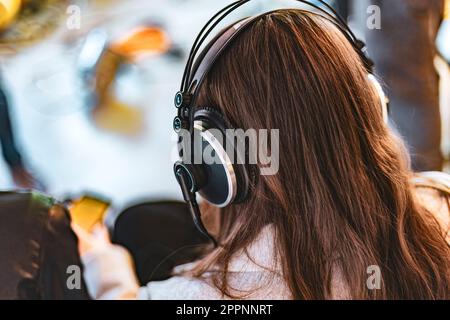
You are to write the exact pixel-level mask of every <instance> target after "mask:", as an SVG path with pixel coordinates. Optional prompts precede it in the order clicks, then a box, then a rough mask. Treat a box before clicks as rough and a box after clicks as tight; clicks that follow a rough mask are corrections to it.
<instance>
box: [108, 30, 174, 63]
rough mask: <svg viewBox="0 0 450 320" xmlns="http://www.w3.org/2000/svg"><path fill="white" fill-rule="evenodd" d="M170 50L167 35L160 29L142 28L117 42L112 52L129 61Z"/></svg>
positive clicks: (113, 45)
mask: <svg viewBox="0 0 450 320" xmlns="http://www.w3.org/2000/svg"><path fill="white" fill-rule="evenodd" d="M169 49H170V41H169V37H168V36H167V34H166V33H165V32H164V31H163V30H162V29H161V28H158V27H140V28H138V29H136V30H133V31H132V32H130V33H129V34H127V35H126V36H124V37H123V38H121V39H119V40H118V41H115V42H114V43H113V44H112V46H111V50H112V51H113V52H115V53H117V54H120V55H122V56H124V57H126V58H128V59H135V58H138V57H139V56H142V55H149V54H163V53H166V52H167V51H168V50H169Z"/></svg>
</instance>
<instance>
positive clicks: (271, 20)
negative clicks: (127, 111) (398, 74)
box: [194, 9, 450, 299]
mask: <svg viewBox="0 0 450 320" xmlns="http://www.w3.org/2000/svg"><path fill="white" fill-rule="evenodd" d="M378 99H379V98H378V96H377V95H376V93H375V91H374V90H373V88H372V87H371V86H370V85H369V84H368V80H367V71H366V70H365V68H364V66H363V64H362V61H361V59H360V57H359V56H358V54H357V53H356V52H355V50H354V49H353V47H352V46H351V44H350V43H349V41H348V40H347V39H346V38H345V36H344V35H343V34H342V32H341V31H340V30H339V29H337V28H336V27H335V26H334V25H333V24H332V23H330V22H329V21H328V20H326V19H325V18H323V17H321V16H319V15H316V14H314V13H311V12H307V11H302V10H292V9H290V10H278V11H274V12H272V13H269V14H267V15H264V16H262V17H261V18H260V19H258V20H257V21H255V22H254V23H253V24H252V26H251V27H249V28H248V29H247V30H246V31H244V32H243V33H242V34H241V35H239V36H238V37H237V38H236V39H235V41H234V42H233V43H232V44H231V45H230V47H229V48H228V49H227V50H226V51H225V52H224V53H223V55H222V56H221V57H220V59H219V61H218V62H217V63H216V64H215V65H214V67H213V69H212V71H211V72H210V73H209V75H208V76H207V79H206V81H205V82H204V84H203V87H202V88H201V91H200V96H199V105H200V106H215V107H217V108H219V109H220V111H221V112H222V113H223V114H225V115H226V117H227V118H228V120H229V121H230V122H231V123H232V124H233V125H234V126H235V127H237V128H243V129H249V128H252V129H279V130H280V131H279V133H280V159H279V161H280V169H279V172H278V174H276V175H273V176H261V177H260V178H259V181H258V183H256V184H255V185H253V186H252V195H251V197H250V198H249V199H248V200H247V201H246V202H245V203H243V204H239V205H233V206H231V207H228V208H225V209H221V210H220V227H219V229H218V230H219V231H218V235H217V236H218V239H219V241H220V243H221V244H222V247H221V248H218V249H216V250H214V251H213V252H210V253H209V254H208V255H207V256H206V257H205V258H204V259H203V260H202V261H201V262H200V263H199V264H198V265H197V268H196V269H195V270H194V274H195V275H196V276H199V277H200V276H202V275H203V274H204V273H205V272H206V271H207V270H209V269H210V268H211V267H212V266H216V267H217V266H219V267H220V268H221V270H222V271H223V272H221V273H217V274H215V276H214V283H215V285H216V286H217V288H218V289H219V290H221V292H222V293H223V294H224V295H228V296H230V297H233V298H236V297H235V296H233V294H232V291H231V288H230V285H229V281H228V272H227V270H228V266H229V263H230V260H231V259H232V258H233V256H235V255H236V254H237V253H238V252H241V250H245V248H246V247H248V246H249V245H250V244H251V243H252V242H253V241H254V240H255V239H256V237H257V236H258V234H259V233H260V232H261V230H262V229H263V228H264V227H265V226H267V225H273V227H274V230H275V235H274V236H275V241H276V244H277V250H278V251H279V253H280V254H279V256H280V257H281V264H282V269H283V277H284V279H285V282H286V284H287V285H288V286H289V289H290V291H291V293H292V297H293V298H294V299H327V298H330V297H331V296H332V284H331V282H332V276H333V272H334V271H335V270H339V271H340V273H341V274H342V277H343V278H344V280H345V283H346V286H347V287H348V290H349V293H350V295H351V297H352V298H354V299H449V298H450V293H449V292H450V288H449V287H450V267H449V266H450V247H449V244H448V243H447V242H446V240H445V235H444V232H443V230H442V228H441V226H440V225H439V224H438V222H437V221H436V219H434V218H433V214H432V213H430V212H428V211H427V210H426V209H425V208H424V207H422V206H421V205H419V202H418V201H417V200H416V196H415V193H414V186H413V185H412V183H411V177H412V172H411V171H410V168H409V163H408V157H407V156H406V151H405V148H404V147H403V143H402V141H401V140H400V139H399V138H397V137H396V135H395V134H394V133H393V132H392V130H390V129H389V128H388V126H387V125H386V124H385V123H384V121H383V118H382V112H381V110H380V102H379V100H378ZM372 265H376V266H379V267H380V269H381V271H382V286H381V290H369V289H368V288H367V287H366V281H367V278H368V274H367V268H368V267H369V266H372ZM336 268H338V269H336Z"/></svg>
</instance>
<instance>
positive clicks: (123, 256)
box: [82, 174, 450, 300]
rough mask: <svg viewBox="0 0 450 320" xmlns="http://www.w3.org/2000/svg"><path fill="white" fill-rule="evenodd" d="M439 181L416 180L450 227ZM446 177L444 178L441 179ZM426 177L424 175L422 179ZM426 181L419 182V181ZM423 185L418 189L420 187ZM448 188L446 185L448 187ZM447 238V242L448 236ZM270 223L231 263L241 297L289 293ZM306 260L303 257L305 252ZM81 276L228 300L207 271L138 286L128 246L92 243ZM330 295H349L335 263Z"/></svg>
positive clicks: (146, 290)
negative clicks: (431, 183) (434, 186)
mask: <svg viewBox="0 0 450 320" xmlns="http://www.w3.org/2000/svg"><path fill="white" fill-rule="evenodd" d="M431 178H434V179H432V180H434V181H436V180H437V181H439V182H440V183H439V184H440V186H442V187H444V188H450V180H449V181H444V180H445V179H448V176H447V175H441V177H440V178H441V179H436V176H433V175H430V174H428V175H424V176H423V178H421V179H419V180H418V181H416V183H417V184H418V189H417V191H418V194H419V199H420V201H421V202H422V203H423V205H425V206H426V207H427V208H428V209H429V210H430V211H432V212H436V214H437V218H438V219H439V220H440V222H441V223H442V225H443V226H444V228H445V229H444V230H448V226H450V219H449V208H448V206H447V205H446V203H445V202H444V201H443V199H442V198H440V196H439V194H438V193H437V192H436V191H435V190H432V189H428V188H427V187H426V186H427V185H429V183H428V182H427V181H426V180H429V179H431ZM444 178H445V179H444ZM424 179H425V180H424ZM421 183H423V184H425V187H423V186H422V187H421V186H420V184H421ZM421 189H422V190H421ZM449 190H450V189H449ZM448 236H449V238H448V239H449V243H450V235H448ZM274 240H275V234H274V229H273V226H267V227H266V228H264V229H263V230H262V232H261V233H260V235H259V236H258V237H257V239H256V240H255V241H254V242H253V243H252V244H251V245H250V246H249V247H248V248H247V250H246V252H244V251H242V252H240V253H238V254H237V255H236V256H235V257H234V258H233V259H232V261H231V263H230V266H229V278H228V279H229V284H230V287H231V288H235V289H237V290H238V291H236V294H237V295H239V296H240V295H242V293H243V292H252V293H251V294H250V295H248V296H246V297H245V299H252V300H264V299H271V300H288V299H292V294H291V292H290V290H289V288H288V286H287V284H286V282H285V280H284V277H283V272H282V267H281V263H280V257H279V252H278V251H277V250H276V246H275V241H274ZM305 259H307V257H305ZM82 262H83V265H84V277H85V280H86V285H87V288H88V291H89V293H90V295H91V297H92V298H94V299H108V300H109V299H153V300H219V299H226V297H224V296H223V295H222V294H221V293H220V291H219V290H218V289H217V288H215V287H214V285H213V284H212V283H211V281H210V280H211V275H212V274H214V272H219V271H215V270H211V271H209V272H207V273H206V274H205V275H204V277H203V278H202V279H199V278H192V277H189V276H174V277H172V278H170V279H169V280H166V281H161V282H150V283H149V284H147V285H146V286H145V287H139V285H138V281H137V279H136V275H135V273H134V267H133V262H132V258H131V256H130V254H129V253H128V251H127V250H126V249H124V248H122V247H119V246H116V245H111V244H109V245H103V246H100V247H98V246H97V247H95V248H94V249H92V250H91V251H90V252H88V253H87V254H85V255H83V256H82ZM193 266H194V264H188V265H183V266H180V267H177V268H176V269H175V270H174V274H179V273H180V272H181V271H187V270H189V269H191V268H192V267H193ZM331 287H332V296H331V297H330V298H331V299H350V298H351V295H350V294H349V291H348V289H347V286H346V283H345V281H343V277H342V276H341V273H340V271H339V269H338V268H335V269H334V270H333V278H332V286H331Z"/></svg>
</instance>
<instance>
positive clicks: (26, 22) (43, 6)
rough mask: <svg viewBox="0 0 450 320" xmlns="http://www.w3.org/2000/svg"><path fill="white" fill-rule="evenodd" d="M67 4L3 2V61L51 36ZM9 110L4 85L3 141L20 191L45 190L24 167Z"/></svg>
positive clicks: (0, 107) (0, 101)
mask: <svg viewBox="0 0 450 320" xmlns="http://www.w3.org/2000/svg"><path fill="white" fill-rule="evenodd" d="M66 4H67V1H64V0H58V1H57V0H40V1H37V0H0V58H2V59H8V57H10V56H11V55H15V54H17V53H19V52H20V51H21V50H22V49H24V48H26V47H27V46H29V45H31V44H33V43H35V42H37V41H38V40H41V39H44V38H45V37H46V36H47V35H49V34H50V31H53V30H54V29H55V28H56V27H57V24H58V23H59V21H60V18H61V17H63V15H64V13H65V7H64V6H65V5H66ZM9 107H10V105H9V103H8V99H7V93H6V92H5V90H4V88H3V85H2V84H0V139H1V144H2V152H3V156H4V159H5V161H6V163H7V165H8V166H9V168H10V171H11V175H12V177H13V180H14V183H15V184H16V185H17V186H18V187H20V188H25V189H38V190H44V186H43V184H42V183H41V182H39V181H38V180H37V179H36V178H35V177H34V176H33V174H31V173H30V171H28V170H27V169H26V167H25V165H24V161H23V157H22V155H21V154H20V152H19V149H18V147H17V145H16V141H15V139H14V134H13V127H12V122H11V119H10V110H9Z"/></svg>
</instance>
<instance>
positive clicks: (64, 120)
mask: <svg viewBox="0 0 450 320" xmlns="http://www.w3.org/2000/svg"><path fill="white" fill-rule="evenodd" d="M392 1H396V0H392ZM15 2H16V4H17V2H21V1H18V0H15V1H13V0H8V1H7V0H0V28H1V29H2V31H1V34H0V78H1V82H0V83H1V88H2V91H3V92H4V96H5V99H6V100H7V105H8V113H9V115H10V119H11V121H10V124H11V128H12V132H13V133H14V144H15V145H16V146H17V149H18V150H19V151H20V161H18V163H19V165H18V166H20V167H23V168H26V169H24V170H22V171H21V170H18V171H16V172H15V173H13V174H11V164H10V163H8V162H7V161H8V160H6V161H5V160H4V159H3V158H0V189H11V188H16V187H17V185H18V184H19V185H20V184H22V185H26V184H27V183H28V184H31V185H36V186H40V187H41V188H42V189H45V191H47V192H48V193H50V194H52V195H55V196H56V197H59V198H61V199H64V198H65V197H68V196H73V195H77V194H81V193H84V192H94V193H97V194H101V195H103V196H105V197H108V198H110V199H114V202H115V204H116V205H118V206H122V205H125V204H129V203H131V202H138V201H139V200H141V199H146V200H148V199H168V198H170V199H178V198H180V192H179V188H178V185H177V183H176V180H175V179H174V178H173V173H172V166H173V159H174V155H173V150H174V145H175V136H174V133H173V130H172V120H173V117H174V115H175V111H176V110H175V108H174V106H173V102H172V101H173V97H174V94H175V92H176V91H178V89H179V85H180V80H181V76H182V72H183V68H184V65H185V61H186V59H187V54H188V52H189V49H190V46H191V45H192V42H193V39H194V38H195V36H196V35H197V33H198V31H199V30H200V29H201V27H202V26H203V25H204V23H205V22H206V21H207V20H208V19H209V17H211V16H212V14H213V13H215V12H216V11H217V10H218V9H220V8H222V7H223V6H224V5H226V4H228V3H230V0H151V1H149V0H126V1H125V0H123V1H120V0H89V1H57V0H42V1H32V0H28V1H22V3H21V7H20V12H18V13H17V14H16V17H15V19H14V20H12V19H11V21H9V20H10V19H9V16H13V15H14V10H19V9H15V8H14V6H15ZM2 3H3V7H4V8H3V9H2ZM283 3H285V4H286V5H287V6H290V7H292V6H293V2H292V1H277V0H273V1H267V0H266V1H264V0H261V1H258V0H256V1H254V2H251V3H250V4H248V5H246V6H245V7H244V8H243V9H242V10H240V11H239V13H238V14H236V15H234V16H231V17H230V18H228V19H227V20H226V22H225V23H227V22H230V21H233V19H235V17H236V16H242V17H243V16H248V15H252V14H256V13H258V12H261V11H263V10H268V9H270V8H271V7H273V6H279V5H280V4H283ZM294 6H295V4H294ZM5 8H7V9H5ZM8 8H9V9H8ZM2 10H3V11H2ZM8 10H9V11H8ZM5 12H6V13H5ZM2 15H3V18H1V17H2ZM1 19H3V20H1ZM2 21H3V22H2ZM448 29H449V28H448V27H447V23H444V24H443V25H442V27H441V31H440V33H439V37H438V47H439V48H440V52H441V55H442V56H443V58H440V59H438V60H437V62H436V65H437V69H438V71H439V73H440V75H441V90H440V95H441V109H442V123H443V137H444V139H443V143H442V150H443V154H444V155H445V156H446V157H447V160H448V155H449V154H450V151H449V150H450V132H449V127H450V115H449V114H450V113H449V109H450V99H449V93H448V92H449V88H450V80H449V74H450V73H449V68H448V62H447V61H448V59H449V56H450V54H449V45H450V32H449V31H448ZM1 116H2V117H3V116H4V115H1ZM0 126H1V125H0ZM5 126H6V125H3V127H5ZM12 158H14V156H12ZM16 158H17V157H16ZM16 161H17V159H16ZM447 165H448V164H447ZM13 167H14V165H13ZM28 173H29V174H28ZM18 182H19V183H18Z"/></svg>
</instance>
